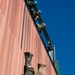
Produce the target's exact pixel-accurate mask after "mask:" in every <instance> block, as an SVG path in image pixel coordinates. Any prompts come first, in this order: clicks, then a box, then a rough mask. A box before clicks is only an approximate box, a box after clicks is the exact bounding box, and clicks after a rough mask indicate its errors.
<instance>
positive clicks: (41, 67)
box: [36, 64, 46, 75]
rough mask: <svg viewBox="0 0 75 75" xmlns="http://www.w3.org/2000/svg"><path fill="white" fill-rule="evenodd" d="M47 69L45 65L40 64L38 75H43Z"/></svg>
mask: <svg viewBox="0 0 75 75" xmlns="http://www.w3.org/2000/svg"><path fill="white" fill-rule="evenodd" d="M44 67H46V65H45V64H38V72H37V74H36V75H43V72H42V71H43V68H44Z"/></svg>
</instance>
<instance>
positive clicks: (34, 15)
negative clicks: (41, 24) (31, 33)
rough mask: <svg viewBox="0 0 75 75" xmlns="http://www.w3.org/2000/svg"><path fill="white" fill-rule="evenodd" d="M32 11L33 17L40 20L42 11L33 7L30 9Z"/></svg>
mask: <svg viewBox="0 0 75 75" xmlns="http://www.w3.org/2000/svg"><path fill="white" fill-rule="evenodd" d="M30 12H31V15H32V18H33V19H34V20H38V19H39V15H40V13H41V11H40V10H38V11H36V10H34V9H32V10H30Z"/></svg>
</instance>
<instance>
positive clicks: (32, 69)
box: [24, 52, 35, 75]
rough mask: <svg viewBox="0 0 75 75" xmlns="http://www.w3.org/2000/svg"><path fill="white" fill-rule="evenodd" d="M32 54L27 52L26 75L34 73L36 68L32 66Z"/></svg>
mask: <svg viewBox="0 0 75 75" xmlns="http://www.w3.org/2000/svg"><path fill="white" fill-rule="evenodd" d="M32 56H33V55H32V54H30V53H29V52H25V67H24V75H34V74H35V72H34V68H33V67H32V66H31V64H30V62H31V59H32Z"/></svg>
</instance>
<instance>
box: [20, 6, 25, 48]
mask: <svg viewBox="0 0 75 75" xmlns="http://www.w3.org/2000/svg"><path fill="white" fill-rule="evenodd" d="M24 20H25V5H24V13H23V24H22V35H21V49H22V45H23V36H24Z"/></svg>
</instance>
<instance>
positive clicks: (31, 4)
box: [27, 0, 37, 9]
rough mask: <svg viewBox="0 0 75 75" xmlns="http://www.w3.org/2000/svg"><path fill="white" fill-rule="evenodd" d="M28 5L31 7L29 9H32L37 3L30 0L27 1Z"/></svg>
mask: <svg viewBox="0 0 75 75" xmlns="http://www.w3.org/2000/svg"><path fill="white" fill-rule="evenodd" d="M27 4H28V5H29V7H30V9H31V8H32V7H34V6H35V5H36V4H37V1H32V0H29V1H27Z"/></svg>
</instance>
